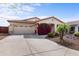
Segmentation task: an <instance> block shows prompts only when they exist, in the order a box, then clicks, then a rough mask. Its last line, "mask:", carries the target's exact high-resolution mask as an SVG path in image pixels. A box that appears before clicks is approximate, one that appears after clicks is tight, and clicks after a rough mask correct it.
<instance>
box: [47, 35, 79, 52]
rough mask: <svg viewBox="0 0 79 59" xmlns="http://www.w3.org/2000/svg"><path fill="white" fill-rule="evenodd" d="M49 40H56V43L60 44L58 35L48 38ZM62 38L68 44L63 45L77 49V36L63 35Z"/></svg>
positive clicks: (78, 40)
mask: <svg viewBox="0 0 79 59" xmlns="http://www.w3.org/2000/svg"><path fill="white" fill-rule="evenodd" d="M48 39H49V40H51V41H55V42H57V43H58V44H60V43H59V42H60V39H59V37H55V38H48ZM64 40H65V41H66V42H68V43H70V44H68V45H67V46H66V45H63V44H61V45H63V46H66V47H68V48H71V49H75V50H78V51H79V38H78V37H74V36H73V35H65V36H64Z"/></svg>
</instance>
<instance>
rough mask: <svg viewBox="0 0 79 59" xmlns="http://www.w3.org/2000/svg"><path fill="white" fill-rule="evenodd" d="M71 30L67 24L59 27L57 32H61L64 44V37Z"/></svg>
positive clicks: (61, 39) (61, 40)
mask: <svg viewBox="0 0 79 59" xmlns="http://www.w3.org/2000/svg"><path fill="white" fill-rule="evenodd" d="M68 30H69V26H68V25H67V24H60V25H58V27H57V32H59V36H60V42H61V43H64V39H63V36H64V34H65V33H66V32H67V31H68Z"/></svg>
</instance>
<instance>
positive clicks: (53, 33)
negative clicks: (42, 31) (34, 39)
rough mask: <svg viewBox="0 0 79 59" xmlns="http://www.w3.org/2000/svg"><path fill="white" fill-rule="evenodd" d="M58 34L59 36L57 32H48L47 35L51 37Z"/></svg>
mask: <svg viewBox="0 0 79 59" xmlns="http://www.w3.org/2000/svg"><path fill="white" fill-rule="evenodd" d="M56 36H59V34H58V33H56V32H52V33H48V35H47V37H51V38H53V37H56Z"/></svg>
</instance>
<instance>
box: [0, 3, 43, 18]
mask: <svg viewBox="0 0 79 59" xmlns="http://www.w3.org/2000/svg"><path fill="white" fill-rule="evenodd" d="M40 6H41V4H36V3H34V4H29V3H4V4H3V3H1V4H0V15H2V16H3V15H6V16H8V17H9V16H10V17H12V16H13V17H14V16H15V17H16V16H21V15H24V14H26V15H29V14H31V13H32V12H34V10H35V9H36V7H40Z"/></svg>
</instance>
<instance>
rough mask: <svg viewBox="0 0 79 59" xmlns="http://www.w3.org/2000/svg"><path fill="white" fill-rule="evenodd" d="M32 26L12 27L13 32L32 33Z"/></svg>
mask: <svg viewBox="0 0 79 59" xmlns="http://www.w3.org/2000/svg"><path fill="white" fill-rule="evenodd" d="M34 32H35V28H34V27H14V31H13V33H14V34H34Z"/></svg>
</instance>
